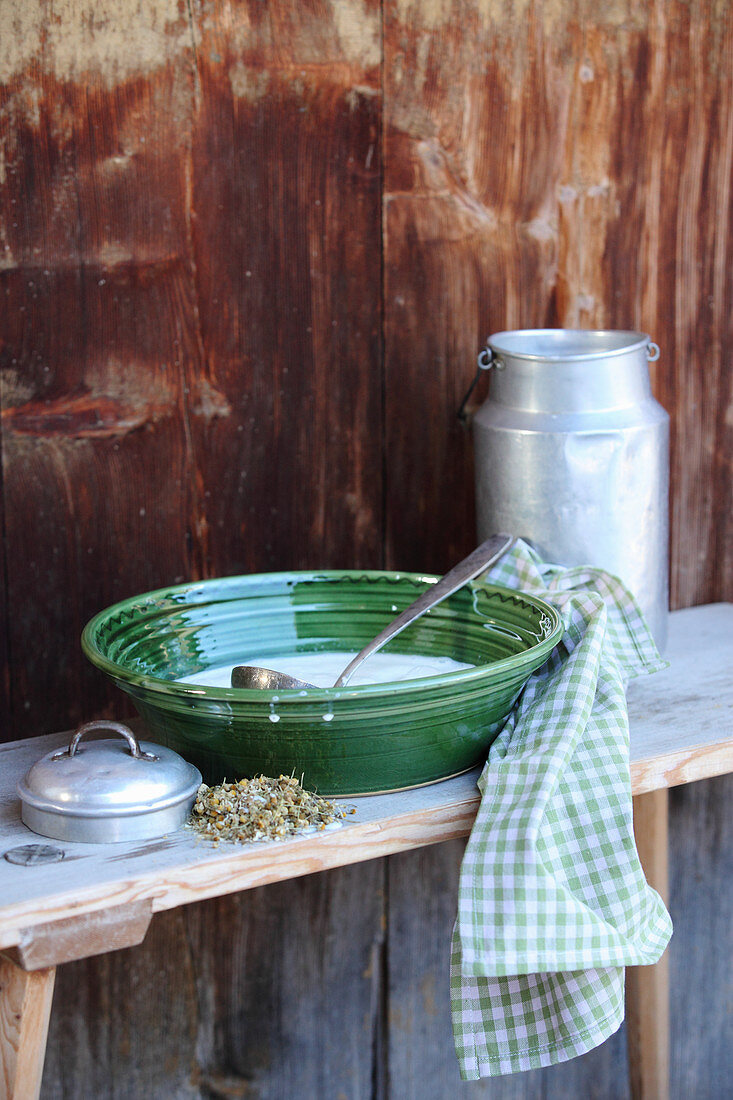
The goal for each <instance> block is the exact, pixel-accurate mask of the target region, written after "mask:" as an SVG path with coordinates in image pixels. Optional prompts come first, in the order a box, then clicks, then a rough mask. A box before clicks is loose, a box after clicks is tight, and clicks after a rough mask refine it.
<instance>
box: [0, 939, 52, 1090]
mask: <svg viewBox="0 0 733 1100" xmlns="http://www.w3.org/2000/svg"><path fill="white" fill-rule="evenodd" d="M55 976H56V970H55V968H53V967H51V968H50V969H47V970H37V971H36V972H35V973H33V974H28V973H26V972H25V971H24V970H20V969H19V968H18V967H17V966H15V964H14V963H12V962H10V961H9V960H8V959H6V958H3V957H2V956H0V1086H2V1094H3V1096H4V1097H6V1098H7V1100H37V1097H38V1095H39V1093H40V1090H41V1078H42V1076H43V1062H44V1058H45V1054H46V1035H47V1032H48V1021H49V1017H50V1015H51V1002H52V999H53V988H54V981H55Z"/></svg>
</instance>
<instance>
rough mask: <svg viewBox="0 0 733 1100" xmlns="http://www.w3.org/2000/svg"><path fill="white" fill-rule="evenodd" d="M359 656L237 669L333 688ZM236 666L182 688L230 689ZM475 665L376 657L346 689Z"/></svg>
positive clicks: (285, 656) (313, 656)
mask: <svg viewBox="0 0 733 1100" xmlns="http://www.w3.org/2000/svg"><path fill="white" fill-rule="evenodd" d="M355 656H356V653H341V652H333V653H331V652H328V653H282V654H271V655H269V656H267V657H261V656H258V655H257V654H253V655H251V654H247V655H246V656H243V657H242V659H241V660H240V661H237V664H238V665H261V666H263V667H264V668H271V669H275V670H276V671H277V672H287V673H288V675H290V676H297V677H298V679H299V680H304V681H305V682H306V683H309V684H314V685H315V687H333V684H334V681H335V680H336V679H337V678H338V676H339V675H340V674H341V673H342V672H343V670H344V669H345V668H346V666H347V665H348V663H349V661H351V659H352V658H353V657H355ZM234 667H235V666H234V665H219V666H218V667H216V668H205V669H202V670H201V672H194V673H193V675H191V676H182V677H181V678H180V680H179V681H178V682H179V683H181V684H197V685H199V686H201V687H215V688H223V687H226V688H228V687H231V684H232V669H233V668H234ZM463 668H473V665H469V664H464V663H462V662H461V661H454V660H453V659H452V658H451V657H422V656H418V655H416V654H414V653H373V654H372V655H371V657H369V658H367V660H366V661H365V662H364V663H363V664H362V665H360V666H359V668H357V669H356V671H355V672H354V674H353V676H352V677H351V678H350V680H349V682H348V684H347V685H345V686H347V687H350V686H352V685H356V684H389V683H393V682H394V681H395V680H418V679H422V678H423V677H424V676H440V675H444V674H445V673H446V672H458V671H460V670H461V669H463Z"/></svg>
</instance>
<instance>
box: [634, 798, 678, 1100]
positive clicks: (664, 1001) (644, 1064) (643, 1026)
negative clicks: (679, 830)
mask: <svg viewBox="0 0 733 1100" xmlns="http://www.w3.org/2000/svg"><path fill="white" fill-rule="evenodd" d="M668 822H669V802H668V794H667V791H666V790H658V791H652V792H651V793H649V794H645V795H637V796H636V797H635V798H634V837H635V839H636V847H637V850H638V852H639V859H640V860H641V866H642V868H643V870H644V874H645V876H646V880H647V882H648V883H649V885H650V886H651V887H653V889H655V890H656V891H657V893H658V894H659V895H660V896H661V898H662V900H663V901H664V902H665V904H666V905H669V828H668ZM669 995H670V986H669V953H668V952H666V951H665V953H664V955H663V956H662V958H661V959H660V960H659V962H657V963H655V964H654V966H631V967H629V968H628V969H627V971H626V1034H627V1037H628V1050H629V1081H630V1085H631V1096H632V1098H633V1100H645V1098H649V1100H667V1098H668V1097H669V1085H670V1081H669V1055H670V1049H669V1019H670V1017H669Z"/></svg>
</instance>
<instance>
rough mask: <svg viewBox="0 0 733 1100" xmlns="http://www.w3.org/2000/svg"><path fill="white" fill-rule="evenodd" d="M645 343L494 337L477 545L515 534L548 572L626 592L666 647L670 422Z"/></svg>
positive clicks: (551, 335)
mask: <svg viewBox="0 0 733 1100" xmlns="http://www.w3.org/2000/svg"><path fill="white" fill-rule="evenodd" d="M658 357H659V349H658V348H657V346H656V345H655V344H653V343H652V342H651V340H650V339H649V337H648V336H645V335H644V334H643V333H640V332H621V331H616V332H614V331H607V332H592V331H581V330H569V329H528V330H523V331H514V332H500V333H497V334H495V335H493V336H490V337H489V339H488V341H487V344H486V348H485V349H484V350H482V352H481V353H480V355H479V367H480V368H481V369H484V370H487V369H491V381H490V393H489V399H488V400H487V401H486V403H485V404H484V405H483V406H482V407H481V408H480V409H479V410H478V411H477V412H476V414H475V415H474V417H473V437H474V452H475V460H476V507H477V522H478V537H479V540H483V539H486V538H488V536H489V535H490V534H492V533H493V532H495V531H507V532H511V533H512V534H514V535H518V536H520V537H522V538H524V539H525V540H526V541H528V542H530V543H531V544H532V545H533V546H534V547H535V549H536V550H537V552H538V553H539V554H540V555H541V556H542V558H543V559H544V560H546V561H552V562H557V563H559V564H562V565H593V566H596V567H598V568H602V569H605V570H607V571H608V572H610V573H613V574H615V575H616V576H619V577H621V579H622V580H623V581H624V582H625V583H626V585H627V587H628V588H630V589H631V591H632V592H633V594H634V595H635V596H636V599H637V601H638V602H639V604H640V606H641V609H642V611H643V612H644V614H645V617H646V619H647V622H648V624H649V626H650V628H651V631H652V634H653V635H654V638H655V641H656V642H657V645H658V647H659V648H660V650H661V649H663V648H664V645H665V642H666V635H667V614H668V575H669V573H668V556H667V555H668V522H669V521H668V486H669V417H668V415H667V413H666V412H665V411H664V409H663V408H662V407H661V405H659V404H658V403H657V401H655V399H654V397H653V396H652V392H651V385H650V379H649V367H648V361H651V360H654V359H657V358H658Z"/></svg>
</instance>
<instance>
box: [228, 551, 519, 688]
mask: <svg viewBox="0 0 733 1100" xmlns="http://www.w3.org/2000/svg"><path fill="white" fill-rule="evenodd" d="M514 542H515V539H514V537H513V536H512V535H492V537H491V538H490V539H487V540H486V542H482V543H481V545H480V546H478V547H477V548H476V549H475V550H474V551H473V553H471V554H469V555H468V557H467V558H464V559H463V561H460V562H459V563H458V565H455V566H454V567H453V568H452V569H451V571H450V572H449V573H446V574H445V576H444V577H441V579H440V580H439V581H438V582H437V583H436V584H434V585H431V586H430V587H429V588H428V589H427V591H426V592H423V594H422V596H419V597H418V598H417V599H416V600H415V602H414V603H411V604H410V606H409V607H407V608H405V610H404V611H403V612H401V613H400V614H399V615H398V616H397V618H396V619H393V620H392V622H391V623H389V625H388V626H385V628H384V630H382V631H380V633H379V634H377V636H376V638H373V639H372V641H371V642H369V644H368V645H366V646H364V648H363V649H362V650H361V652H360V653H357V655H356V657H354V659H353V660H352V661H350V662H349V664H348V665H347V666H346V668H345V669H344V671H343V672H342V673H341V675H340V676H339V678H338V680H337V681H336V683H335V684H334V685H333V686H334V687H342V686H343V685H344V684H345V683H346V682H347V680H349V679H350V677H351V675H352V674H353V672H354V671H355V669H356V668H357V667H358V666H359V665H360V664H361V663H362V661H365V660H366V659H367V657H369V656H371V654H372V653H376V652H377V650H378V649H381V648H382V646H383V645H386V643H387V642H388V641H390V640H391V639H392V638H394V637H395V636H396V635H397V634H399V633H400V632H401V631H403V630H404V629H405V627H406V626H409V625H410V623H414V621H415V619H419V618H420V616H421V615H424V614H425V612H426V611H429V610H430V608H431V607H435V605H436V604H439V603H441V602H442V601H443V600H444V599H446V598H447V597H448V596H450V595H452V594H453V593H454V592H457V591H458V589H459V588H462V587H463V585H464V584H468V582H469V581H472V580H473V579H474V577H477V576H478V575H479V573H483V572H484V570H485V569H488V568H489V566H490V565H493V564H494V562H495V561H496V560H497V559H498V558H500V557H501V556H502V554H504V553H506V551H507V550H508V549H509V547H510V546H512V545H513V544H514ZM232 687H234V688H261V689H263V690H265V691H280V690H282V689H288V688H300V689H301V690H302V689H303V688H313V687H315V684H309V683H306V681H305V680H299V679H298V678H297V677H296V676H288V674H287V673H286V672H275V671H273V670H272V669H269V668H260V667H259V666H258V665H237V666H236V667H235V668H233V669H232Z"/></svg>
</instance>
